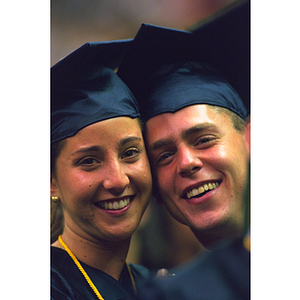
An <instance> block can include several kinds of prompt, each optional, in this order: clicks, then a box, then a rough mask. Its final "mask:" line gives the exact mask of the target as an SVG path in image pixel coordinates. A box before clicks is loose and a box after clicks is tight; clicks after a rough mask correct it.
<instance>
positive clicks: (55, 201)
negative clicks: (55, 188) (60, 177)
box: [51, 196, 59, 203]
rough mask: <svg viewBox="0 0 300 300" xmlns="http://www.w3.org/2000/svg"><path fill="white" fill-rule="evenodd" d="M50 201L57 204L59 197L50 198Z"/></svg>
mask: <svg viewBox="0 0 300 300" xmlns="http://www.w3.org/2000/svg"><path fill="white" fill-rule="evenodd" d="M51 200H52V201H53V202H54V203H59V197H57V196H52V197H51Z"/></svg>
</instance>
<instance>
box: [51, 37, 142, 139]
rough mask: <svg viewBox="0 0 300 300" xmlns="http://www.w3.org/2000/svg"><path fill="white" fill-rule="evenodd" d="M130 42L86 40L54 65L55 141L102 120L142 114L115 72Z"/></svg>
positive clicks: (52, 69)
mask: <svg viewBox="0 0 300 300" xmlns="http://www.w3.org/2000/svg"><path fill="white" fill-rule="evenodd" d="M130 43H131V40H121V41H112V42H95V43H86V44H84V45H83V46H81V47H80V48H78V49H77V50H75V51H74V52H72V53H71V54H69V55H68V56H66V57H65V58H64V59H62V60H61V61H59V62H58V63H57V64H55V65H54V66H53V67H52V68H51V142H52V143H54V142H57V141H60V140H63V139H65V138H67V137H71V136H73V135H75V134H76V133H77V132H78V131H79V130H81V129H83V128H84V127H86V126H88V125H91V124H93V123H96V122H99V121H102V120H106V119H110V118H115V117H120V116H129V117H131V118H136V117H140V114H139V112H138V105H137V103H136V100H135V98H134V96H133V95H132V93H131V91H130V90H129V89H128V87H127V86H126V85H125V84H124V83H123V81H122V80H121V79H120V78H119V77H118V75H117V74H116V73H115V72H114V69H115V68H116V67H117V66H118V65H119V63H120V61H121V59H122V58H123V56H124V53H125V52H126V50H127V48H128V46H129V44H130Z"/></svg>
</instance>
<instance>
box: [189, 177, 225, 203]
mask: <svg viewBox="0 0 300 300" xmlns="http://www.w3.org/2000/svg"><path fill="white" fill-rule="evenodd" d="M219 184H220V182H219V181H213V180H212V181H208V182H206V183H201V184H199V185H194V186H193V187H188V188H186V189H185V190H184V192H183V198H187V199H191V198H193V197H201V196H203V195H204V194H205V193H206V192H208V191H211V190H214V189H215V188H217V187H218V186H219Z"/></svg>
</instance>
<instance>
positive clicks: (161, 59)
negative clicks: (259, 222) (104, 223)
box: [118, 1, 250, 248]
mask: <svg viewBox="0 0 300 300" xmlns="http://www.w3.org/2000/svg"><path fill="white" fill-rule="evenodd" d="M242 2H245V1H242ZM248 4H249V3H247V1H246V6H245V5H242V6H241V7H242V9H241V8H240V7H239V8H238V9H237V10H234V11H233V13H229V14H225V15H224V16H221V17H219V18H217V19H215V20H213V21H210V22H208V24H205V26H202V27H200V29H199V30H198V32H197V33H195V34H192V33H188V32H184V31H177V30H172V29H167V28H160V27H156V26H151V25H144V24H143V25H142V27H141V29H140V30H139V32H138V34H137V35H136V37H135V39H134V41H133V45H132V47H131V48H130V49H129V51H128V53H127V55H126V56H125V58H124V60H123V62H122V63H121V65H120V66H119V71H118V74H119V76H120V77H121V78H122V79H123V80H124V82H125V83H126V84H127V85H128V86H129V87H130V88H131V90H132V91H133V93H134V94H135V96H136V98H137V100H138V101H139V104H140V109H141V114H142V116H143V118H144V121H145V122H146V123H145V140H146V143H147V149H148V155H149V159H150V162H151V166H152V173H153V178H154V183H155V187H156V188H155V190H154V195H155V196H156V198H157V199H158V201H161V202H162V203H164V205H165V206H166V208H167V209H168V211H169V212H170V214H171V215H172V216H173V217H174V218H175V219H176V220H178V221H179V222H181V223H183V224H186V225H187V226H189V227H190V228H191V230H192V231H193V233H194V234H195V236H196V237H197V239H198V240H199V241H200V242H201V243H202V244H203V246H204V247H206V248H212V247H214V246H216V245H217V244H218V243H220V242H221V241H223V240H226V239H232V238H236V237H239V236H242V235H243V233H244V230H245V224H244V219H245V218H244V217H245V203H244V201H243V199H244V194H245V190H246V183H247V173H248V170H247V168H248V163H249V154H250V141H249V136H250V123H249V122H248V121H247V116H248V112H247V110H246V108H245V106H244V104H243V102H242V100H241V98H240V96H239V94H238V92H237V91H236V90H235V89H234V88H233V87H232V85H234V84H235V83H236V87H237V90H239V91H242V93H241V94H243V96H244V95H246V96H247V95H248V94H249V92H248V93H247V91H246V92H245V88H244V86H246V89H247V88H248V90H249V80H248V77H247V78H246V79H247V80H248V82H247V83H246V84H244V85H243V83H244V82H245V79H244V80H243V79H242V80H241V78H240V76H237V75H236V74H238V75H241V70H242V69H243V68H244V69H245V67H244V65H245V66H248V65H249V58H248V61H247V60H246V62H243V63H244V65H238V66H236V65H235V63H237V62H238V63H239V61H238V57H239V56H243V55H245V53H247V52H246V51H243V50H246V49H245V45H247V43H243V40H240V39H239V40H237V39H238V38H240V36H239V35H240V30H241V28H247V25H248V26H249V24H248V23H247V18H246V19H245V18H241V15H242V17H243V14H247V16H248V18H249V10H247V9H248ZM245 8H246V9H245ZM224 20H225V21H224ZM224 22H225V25H227V28H225V29H224V26H221V25H222V23H224ZM245 23H246V25H245ZM241 24H242V25H243V26H240V25H241ZM224 30H225V31H224ZM207 32H209V36H207ZM227 32H231V33H232V36H233V38H236V40H235V42H236V43H235V44H234V43H231V42H230V43H227V44H226V45H225V46H224V45H222V46H224V47H222V48H220V49H219V52H218V53H214V56H213V57H212V56H211V54H210V53H212V52H213V51H211V50H212V49H213V50H215V48H217V47H219V45H218V42H219V37H220V36H221V37H222V36H223V35H224V33H225V35H226V33H227ZM229 36H230V34H229ZM209 38H210V39H211V40H212V41H213V42H211V41H210V40H209ZM243 39H244V40H249V32H248V36H244V37H243ZM241 47H242V48H241ZM243 47H244V48H243ZM235 50H236V52H237V55H236V53H235ZM248 51H249V49H248ZM227 53H229V55H227ZM248 53H249V52H248ZM230 55H231V56H232V55H234V56H233V57H230ZM220 57H221V59H220ZM229 58H230V59H232V61H231V60H230V59H229ZM243 60H245V59H244V57H243ZM214 62H215V63H214ZM220 62H221V64H220ZM222 62H224V63H223V65H222ZM207 63H209V65H208V64H207ZM216 68H217V69H218V70H217V71H216ZM246 69H247V68H246ZM220 70H221V72H220ZM223 74H225V76H226V75H227V77H228V74H229V81H230V79H231V84H232V85H231V84H230V83H229V82H228V81H227V78H226V79H225V78H224V76H223ZM232 74H233V75H232ZM232 78H233V79H232ZM238 81H239V82H238ZM243 92H244V93H243ZM246 100H248V99H246Z"/></svg>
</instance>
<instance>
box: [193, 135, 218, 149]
mask: <svg viewBox="0 0 300 300" xmlns="http://www.w3.org/2000/svg"><path fill="white" fill-rule="evenodd" d="M215 140H216V139H215V137H213V136H204V137H201V138H199V139H198V140H197V141H196V143H195V146H204V147H209V146H211V145H213V144H214V143H215Z"/></svg>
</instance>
